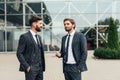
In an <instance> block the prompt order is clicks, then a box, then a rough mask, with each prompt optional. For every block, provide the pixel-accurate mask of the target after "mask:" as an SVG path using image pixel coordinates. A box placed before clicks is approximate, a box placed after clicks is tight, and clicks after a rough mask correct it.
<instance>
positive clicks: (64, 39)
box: [63, 35, 67, 49]
mask: <svg viewBox="0 0 120 80" xmlns="http://www.w3.org/2000/svg"><path fill="white" fill-rule="evenodd" d="M66 38H67V35H66V36H65V37H64V38H63V46H64V49H65V42H66Z"/></svg>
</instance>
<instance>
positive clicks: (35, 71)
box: [25, 64, 43, 80]
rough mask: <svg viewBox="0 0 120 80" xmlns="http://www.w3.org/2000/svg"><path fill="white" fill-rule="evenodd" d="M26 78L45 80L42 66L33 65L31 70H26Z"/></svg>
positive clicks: (27, 79) (29, 79)
mask: <svg viewBox="0 0 120 80" xmlns="http://www.w3.org/2000/svg"><path fill="white" fill-rule="evenodd" d="M25 78H26V80H43V71H42V69H41V66H39V65H38V64H37V65H31V66H30V72H25Z"/></svg>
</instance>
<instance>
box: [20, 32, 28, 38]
mask: <svg viewBox="0 0 120 80" xmlns="http://www.w3.org/2000/svg"><path fill="white" fill-rule="evenodd" d="M29 34H30V32H29V31H28V32H25V33H23V34H21V35H20V38H21V37H27V36H28V35H29Z"/></svg>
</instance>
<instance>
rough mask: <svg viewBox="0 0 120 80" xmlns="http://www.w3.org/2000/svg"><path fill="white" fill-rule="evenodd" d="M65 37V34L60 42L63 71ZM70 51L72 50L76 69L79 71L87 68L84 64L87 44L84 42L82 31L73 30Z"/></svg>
mask: <svg viewBox="0 0 120 80" xmlns="http://www.w3.org/2000/svg"><path fill="white" fill-rule="evenodd" d="M66 38H67V35H65V36H64V37H63V38H62V44H61V51H60V52H61V57H63V71H64V69H65V68H64V67H65V63H64V58H65V56H64V55H65V54H66V53H65V40H66ZM72 51H73V57H74V59H75V61H76V66H77V68H78V70H80V71H81V72H83V71H86V70H87V66H86V59H87V44H86V38H85V36H84V35H83V34H82V33H78V32H75V34H74V36H73V41H72Z"/></svg>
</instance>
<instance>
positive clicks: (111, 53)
mask: <svg viewBox="0 0 120 80" xmlns="http://www.w3.org/2000/svg"><path fill="white" fill-rule="evenodd" d="M94 56H95V57H97V58H102V59H120V49H118V50H116V49H110V48H106V49H105V48H97V49H95V51H94Z"/></svg>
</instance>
